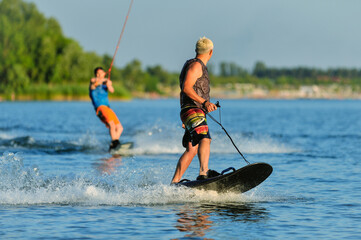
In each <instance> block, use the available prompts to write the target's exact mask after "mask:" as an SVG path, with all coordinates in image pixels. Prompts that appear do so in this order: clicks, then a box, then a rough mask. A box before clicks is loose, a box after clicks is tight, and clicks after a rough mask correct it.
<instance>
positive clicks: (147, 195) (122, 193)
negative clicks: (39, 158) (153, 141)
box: [0, 152, 267, 206]
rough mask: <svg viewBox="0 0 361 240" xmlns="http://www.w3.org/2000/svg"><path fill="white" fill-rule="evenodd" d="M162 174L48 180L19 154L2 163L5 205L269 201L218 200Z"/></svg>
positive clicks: (0, 192) (0, 190) (252, 197)
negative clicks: (168, 180) (173, 183)
mask: <svg viewBox="0 0 361 240" xmlns="http://www.w3.org/2000/svg"><path fill="white" fill-rule="evenodd" d="M163 180H164V178H162V177H159V174H157V169H150V170H149V169H148V170H147V171H142V170H138V169H128V168H126V167H124V168H122V169H120V170H119V171H118V172H115V173H114V174H113V175H108V174H104V175H101V176H99V175H98V176H97V175H95V174H89V173H81V174H78V175H75V174H68V175H66V176H46V174H44V173H42V172H41V171H40V170H39V168H38V167H37V166H31V167H25V166H24V164H23V157H22V156H21V155H20V154H13V153H9V152H7V153H4V154H3V156H2V157H0V204H1V205H39V204H41V205H43V204H55V205H91V206H98V205H163V204H178V203H235V202H236V203H244V202H258V201H265V200H266V199H267V197H264V196H262V195H260V194H255V193H250V194H236V193H226V194H218V193H216V192H206V191H202V190H193V189H188V188H183V187H174V186H170V185H168V183H167V184H165V183H164V182H162V181H163Z"/></svg>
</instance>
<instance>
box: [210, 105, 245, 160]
mask: <svg viewBox="0 0 361 240" xmlns="http://www.w3.org/2000/svg"><path fill="white" fill-rule="evenodd" d="M215 105H216V106H217V107H218V108H219V121H220V122H218V121H217V120H216V119H215V118H214V117H213V116H212V115H211V114H209V113H208V112H207V114H208V116H209V117H210V118H211V119H212V120H213V121H214V122H216V123H217V124H218V125H219V126H221V128H222V129H223V131H224V132H225V133H226V134H227V136H228V137H229V139H230V140H231V142H232V144H233V146H234V147H235V148H236V149H237V151H238V153H239V154H240V155H241V156H242V158H243V160H244V161H246V163H247V164H250V163H249V162H248V161H247V159H246V158H245V157H244V156H243V154H242V153H241V151H239V149H238V148H237V146H236V144H235V143H234V142H233V139H232V138H231V136H230V135H229V134H228V132H227V130H226V129H225V128H224V127H223V125H222V123H221V121H222V118H221V105H219V101H217V102H216V104H215Z"/></svg>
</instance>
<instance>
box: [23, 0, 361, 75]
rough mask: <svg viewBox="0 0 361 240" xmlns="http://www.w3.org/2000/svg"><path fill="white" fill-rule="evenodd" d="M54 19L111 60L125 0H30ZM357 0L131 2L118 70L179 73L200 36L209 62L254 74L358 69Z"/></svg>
mask: <svg viewBox="0 0 361 240" xmlns="http://www.w3.org/2000/svg"><path fill="white" fill-rule="evenodd" d="M27 1H28V2H34V3H35V4H36V5H37V7H38V9H39V10H40V12H42V13H44V14H45V16H46V17H50V16H52V17H55V18H56V19H57V20H58V21H59V23H60V25H61V27H62V29H63V32H64V34H65V36H67V37H70V38H73V39H75V40H77V41H78V42H79V43H80V45H81V46H82V47H83V48H84V50H86V51H95V52H96V53H98V54H100V55H102V54H104V53H107V54H109V55H111V56H113V53H114V51H115V47H116V43H117V41H118V37H119V35H120V32H121V29H122V26H123V23H124V20H125V16H126V13H127V10H128V7H129V4H130V0H27ZM360 23H361V1H359V0H298V1H296V0H178V1H175V0H134V4H133V8H132V11H131V13H130V16H129V19H128V23H127V26H126V29H125V33H124V36H123V38H122V41H121V43H120V47H119V50H118V54H117V57H116V60H115V65H117V66H120V67H122V66H124V65H125V64H126V63H128V62H129V61H131V60H133V59H135V58H136V59H139V60H140V61H141V62H142V64H143V67H145V66H154V65H157V64H160V65H162V66H163V67H164V68H165V69H167V70H169V71H180V69H181V67H182V66H183V63H184V62H185V60H187V59H189V58H192V57H194V55H195V53H194V46H195V42H196V41H197V40H198V38H200V37H203V36H206V37H208V38H210V39H211V40H212V41H213V42H214V47H215V48H214V55H213V58H212V59H211V62H212V63H213V64H214V65H215V66H216V67H218V64H219V63H220V62H222V61H226V62H235V63H236V64H238V65H240V66H242V67H244V68H247V69H249V70H251V69H252V68H253V66H254V64H255V62H256V61H258V60H260V61H263V62H264V63H266V65H267V66H272V67H295V66H308V67H319V68H329V67H357V68H360V67H361V24H360ZM105 67H107V66H105Z"/></svg>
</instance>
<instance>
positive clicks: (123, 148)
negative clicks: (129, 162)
mask: <svg viewBox="0 0 361 240" xmlns="http://www.w3.org/2000/svg"><path fill="white" fill-rule="evenodd" d="M133 145H134V144H133V143H132V142H126V143H120V145H119V146H118V147H117V148H115V149H111V150H110V151H109V153H110V154H111V155H122V156H124V155H131V149H132V148H133Z"/></svg>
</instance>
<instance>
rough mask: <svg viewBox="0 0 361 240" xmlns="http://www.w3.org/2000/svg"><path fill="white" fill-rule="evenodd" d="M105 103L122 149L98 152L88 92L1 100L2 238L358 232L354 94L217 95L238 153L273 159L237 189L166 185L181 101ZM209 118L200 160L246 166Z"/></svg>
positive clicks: (331, 235)
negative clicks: (128, 149)
mask: <svg viewBox="0 0 361 240" xmlns="http://www.w3.org/2000/svg"><path fill="white" fill-rule="evenodd" d="M111 106H112V108H113V109H114V111H115V112H116V113H117V115H118V117H119V119H120V121H121V122H122V124H123V126H124V129H125V130H124V133H123V136H122V138H121V139H122V140H123V141H132V142H134V144H135V146H134V149H133V150H134V151H133V153H134V154H133V155H132V156H123V157H112V156H111V155H109V154H108V153H107V150H108V144H109V135H108V132H107V129H106V128H105V126H104V125H103V124H102V123H101V122H100V121H99V120H98V119H97V117H96V116H95V114H94V110H93V108H92V106H91V103H90V102H13V103H12V102H1V103H0V110H1V111H0V112H1V114H0V226H1V228H0V238H1V239H41V238H45V239H50V238H51V239H287V238H289V239H304V238H308V239H310V238H312V239H361V165H360V160H361V101H351V100H350V101H338V100H332V101H330V100H289V101H283V100H222V101H221V106H222V107H221V110H222V118H221V119H222V124H223V126H224V127H225V129H226V130H227V131H228V132H229V133H230V135H231V136H232V138H233V140H234V141H235V143H236V144H237V146H238V148H239V149H240V150H241V151H242V153H243V154H244V155H245V157H246V158H247V160H248V161H249V162H251V163H254V162H266V163H269V164H271V165H272V166H273V169H274V172H273V173H272V175H271V176H270V177H269V178H268V179H267V180H266V181H265V182H263V183H262V184H261V185H259V186H258V187H256V188H255V189H253V190H251V191H249V192H247V193H244V194H235V193H227V194H217V193H215V192H204V191H195V190H191V189H182V188H175V187H171V186H169V183H170V180H171V178H172V176H173V173H174V170H175V165H176V163H177V161H178V159H179V157H180V155H181V154H182V152H183V151H184V149H183V148H182V147H181V138H182V134H183V130H182V128H181V123H180V120H179V100H176V99H174V100H133V101H129V102H111ZM212 115H213V116H214V117H216V118H219V115H218V111H217V112H214V113H212ZM208 122H209V124H210V128H211V135H212V138H213V141H212V146H211V148H212V150H211V158H210V168H211V169H215V170H218V171H221V170H223V169H225V168H227V167H230V166H233V167H235V168H239V167H242V166H245V162H244V160H242V158H241V157H240V155H239V154H238V153H237V152H236V150H235V149H234V147H233V146H232V144H231V142H230V141H229V139H228V138H227V136H226V135H225V134H224V132H223V130H222V129H221V128H220V127H219V126H218V125H216V124H215V123H213V122H212V120H210V119H209V121H208ZM197 173H198V160H197V159H196V158H195V159H194V161H193V162H192V164H191V166H190V168H189V169H188V171H187V172H186V174H185V175H184V178H190V179H194V178H195V177H196V176H197Z"/></svg>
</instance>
